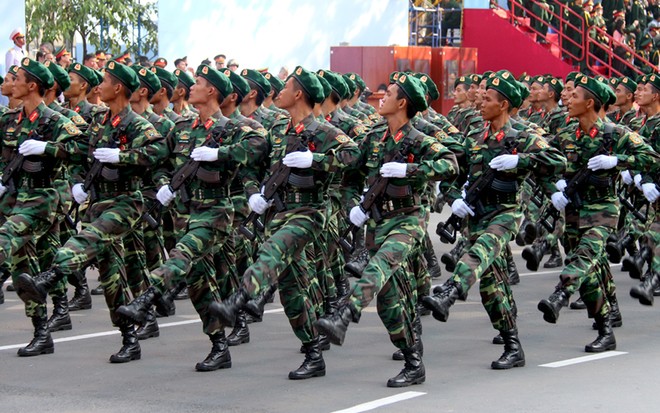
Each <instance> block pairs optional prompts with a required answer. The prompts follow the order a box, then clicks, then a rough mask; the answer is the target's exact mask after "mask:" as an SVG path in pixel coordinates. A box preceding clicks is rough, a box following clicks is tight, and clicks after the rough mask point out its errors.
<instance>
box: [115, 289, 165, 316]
mask: <svg viewBox="0 0 660 413" xmlns="http://www.w3.org/2000/svg"><path fill="white" fill-rule="evenodd" d="M160 298H161V294H160V292H159V291H158V290H157V289H156V287H154V286H153V285H152V286H150V287H149V288H147V290H146V291H145V292H143V293H142V294H140V296H138V297H137V298H136V299H134V300H133V301H131V302H130V303H128V304H126V305H122V306H121V307H119V308H118V309H117V314H119V315H120V316H121V317H124V318H125V319H127V320H130V321H132V322H135V323H137V324H140V325H144V324H146V321H147V316H148V314H149V312H150V311H151V306H152V305H154V304H155V303H157V302H158V301H159V299H160ZM159 312H165V313H166V312H167V310H162V309H159Z"/></svg>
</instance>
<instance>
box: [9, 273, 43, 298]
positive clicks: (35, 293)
mask: <svg viewBox="0 0 660 413" xmlns="http://www.w3.org/2000/svg"><path fill="white" fill-rule="evenodd" d="M16 294H17V295H18V296H19V297H20V298H21V300H23V301H25V302H27V301H36V302H37V303H39V304H45V303H46V296H47V295H48V294H47V292H44V293H42V292H41V291H39V289H38V288H37V284H36V283H35V282H34V279H33V278H32V277H30V276H29V275H27V274H19V275H18V276H17V277H16Z"/></svg>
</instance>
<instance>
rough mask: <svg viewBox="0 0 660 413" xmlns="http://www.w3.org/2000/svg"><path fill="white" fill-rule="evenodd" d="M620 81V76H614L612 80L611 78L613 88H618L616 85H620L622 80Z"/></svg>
mask: <svg viewBox="0 0 660 413" xmlns="http://www.w3.org/2000/svg"><path fill="white" fill-rule="evenodd" d="M620 81H621V79H619V78H618V77H612V78H610V80H609V83H610V87H611V88H612V89H614V90H616V87H617V86H619V82H620Z"/></svg>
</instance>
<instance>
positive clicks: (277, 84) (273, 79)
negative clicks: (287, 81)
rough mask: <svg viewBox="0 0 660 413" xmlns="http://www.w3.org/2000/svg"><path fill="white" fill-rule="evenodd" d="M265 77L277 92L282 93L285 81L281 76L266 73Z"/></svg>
mask: <svg viewBox="0 0 660 413" xmlns="http://www.w3.org/2000/svg"><path fill="white" fill-rule="evenodd" d="M264 77H265V78H266V80H267V81H268V82H269V83H270V87H271V88H273V90H275V91H276V92H277V93H280V92H281V91H282V89H284V82H282V79H280V78H279V77H277V76H273V75H272V74H271V73H266V74H265V75H264Z"/></svg>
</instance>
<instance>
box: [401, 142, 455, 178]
mask: <svg viewBox="0 0 660 413" xmlns="http://www.w3.org/2000/svg"><path fill="white" fill-rule="evenodd" d="M419 155H420V156H419V161H417V162H411V163H408V167H407V176H409V177H412V178H416V179H419V180H429V181H440V180H453V179H454V178H455V177H456V176H457V175H458V162H457V161H456V156H455V155H454V153H453V152H452V151H450V150H449V149H447V147H445V146H444V145H443V144H442V143H440V142H438V140H437V139H435V138H432V137H430V136H424V138H423V141H422V142H421V145H420V149H419Z"/></svg>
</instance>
